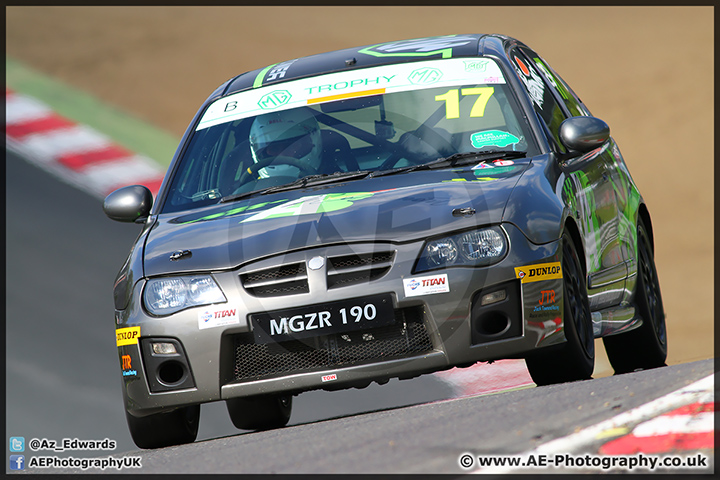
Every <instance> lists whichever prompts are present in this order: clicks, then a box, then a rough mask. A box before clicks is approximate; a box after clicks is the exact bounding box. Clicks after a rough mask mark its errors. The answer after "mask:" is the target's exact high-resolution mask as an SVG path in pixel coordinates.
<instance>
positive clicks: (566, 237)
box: [525, 232, 595, 386]
mask: <svg viewBox="0 0 720 480" xmlns="http://www.w3.org/2000/svg"><path fill="white" fill-rule="evenodd" d="M561 244H562V275H563V289H564V291H563V302H564V305H563V309H564V313H563V328H564V330H565V338H566V340H567V341H566V342H565V344H563V345H562V346H559V347H555V348H552V347H551V348H552V349H551V350H548V351H547V352H541V353H538V354H534V355H531V356H529V357H528V358H526V359H525V363H526V365H527V367H528V371H529V372H530V376H531V377H532V379H533V381H534V382H535V383H536V384H537V385H538V386H540V385H552V384H555V383H564V382H573V381H576V380H587V379H589V378H591V376H592V373H593V370H594V368H595V337H594V335H593V328H592V319H591V316H590V303H589V301H588V296H587V289H586V287H585V275H584V274H583V270H582V267H581V266H580V259H579V258H578V254H577V250H576V248H575V243H574V242H573V240H572V237H570V234H569V233H568V232H565V233H563V236H562V242H561Z"/></svg>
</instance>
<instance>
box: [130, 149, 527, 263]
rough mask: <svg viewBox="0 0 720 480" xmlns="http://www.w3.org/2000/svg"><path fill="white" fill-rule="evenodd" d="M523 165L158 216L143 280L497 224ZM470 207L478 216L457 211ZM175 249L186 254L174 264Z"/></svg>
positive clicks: (371, 181) (365, 183) (382, 180)
mask: <svg viewBox="0 0 720 480" xmlns="http://www.w3.org/2000/svg"><path fill="white" fill-rule="evenodd" d="M526 166H527V163H518V164H515V165H513V166H511V167H503V168H496V169H487V170H486V169H475V170H473V169H469V168H466V169H464V170H442V171H424V172H413V173H410V174H400V175H395V176H388V177H378V178H368V179H365V180H356V181H351V182H343V183H338V184H334V185H323V186H320V187H313V188H310V187H306V188H303V189H298V190H289V191H285V192H277V193H274V194H270V195H257V196H254V197H250V198H248V199H244V200H241V201H238V202H233V203H226V204H218V205H214V206H211V207H205V208H202V209H198V210H193V211H192V212H179V213H174V214H164V215H160V216H159V218H158V221H157V223H156V225H155V226H154V227H153V229H152V231H151V232H150V233H149V235H148V238H147V242H146V245H145V252H144V269H145V275H146V276H156V275H163V274H172V273H182V272H193V271H205V270H226V269H233V268H237V267H239V266H242V265H244V264H246V263H248V262H250V261H254V260H259V259H261V258H265V257H269V256H272V255H277V254H282V253H284V252H288V251H293V250H300V249H305V248H312V247H317V246H323V245H337V244H346V243H358V242H395V243H403V242H411V241H417V240H423V239H425V238H428V237H432V236H435V235H442V234H445V233H448V232H453V231H457V230H463V229H468V228H473V227H475V226H484V225H489V224H498V223H500V221H501V220H502V213H503V209H504V207H505V204H506V203H507V199H508V197H509V195H510V193H511V191H512V189H513V187H514V186H515V184H516V183H517V180H518V178H519V176H520V173H521V172H522V171H523V170H524V168H525V167H526ZM491 170H493V173H492V174H486V173H485V172H489V171H491ZM501 172H502V173H501ZM466 208H469V209H474V213H473V214H471V215H467V214H466V215H461V214H459V212H458V211H455V214H453V211H454V210H456V209H466ZM465 212H468V210H466V211H465ZM175 252H186V253H184V254H183V255H175V256H174V257H175V259H171V255H173V253H175Z"/></svg>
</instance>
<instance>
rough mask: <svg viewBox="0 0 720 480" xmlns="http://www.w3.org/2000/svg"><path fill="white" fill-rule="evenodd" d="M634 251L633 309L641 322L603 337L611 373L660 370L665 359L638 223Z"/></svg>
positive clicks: (648, 257)
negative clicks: (636, 273)
mask: <svg viewBox="0 0 720 480" xmlns="http://www.w3.org/2000/svg"><path fill="white" fill-rule="evenodd" d="M637 252H638V255H637V259H638V275H637V284H636V288H635V307H636V308H637V309H638V313H639V314H640V317H642V320H643V323H642V325H641V326H640V327H638V328H636V329H634V330H630V331H628V332H624V333H621V334H617V335H611V336H609V337H604V338H603V344H604V345H605V351H606V352H607V355H608V360H610V365H612V367H613V369H614V370H615V373H628V372H632V371H634V370H638V369H648V368H656V367H663V366H665V360H666V359H667V331H666V329H665V310H664V309H663V303H662V295H661V294H660V283H659V281H658V275H657V270H656V269H655V257H654V255H653V250H652V245H651V244H650V237H649V235H648V232H647V229H646V228H645V225H644V224H643V222H642V220H639V221H638V234H637Z"/></svg>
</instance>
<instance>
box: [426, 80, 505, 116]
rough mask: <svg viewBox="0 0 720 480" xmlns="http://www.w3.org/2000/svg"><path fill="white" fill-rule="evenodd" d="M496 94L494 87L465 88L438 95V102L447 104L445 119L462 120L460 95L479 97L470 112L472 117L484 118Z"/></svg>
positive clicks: (436, 97) (436, 99) (436, 98)
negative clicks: (491, 99) (486, 109)
mask: <svg viewBox="0 0 720 480" xmlns="http://www.w3.org/2000/svg"><path fill="white" fill-rule="evenodd" d="M493 93H495V88H494V87H477V88H463V89H462V90H458V89H457V88H453V89H451V90H448V91H447V93H443V94H442V95H436V96H435V101H436V102H445V118H448V119H449V118H460V94H462V95H465V96H468V95H477V96H478V98H477V100H475V104H474V105H473V107H472V110H470V116H471V117H482V116H483V115H485V106H486V105H487V103H488V100H490V97H492V95H493Z"/></svg>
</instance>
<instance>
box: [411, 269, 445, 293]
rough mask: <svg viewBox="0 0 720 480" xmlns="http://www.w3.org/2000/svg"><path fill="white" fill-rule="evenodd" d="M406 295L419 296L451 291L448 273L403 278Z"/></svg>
mask: <svg viewBox="0 0 720 480" xmlns="http://www.w3.org/2000/svg"><path fill="white" fill-rule="evenodd" d="M403 287H404V288H405V296H406V297H419V296H421V295H432V294H435V293H447V292H449V291H450V282H449V281H448V276H447V274H445V273H444V274H442V275H429V276H427V277H415V278H403Z"/></svg>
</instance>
